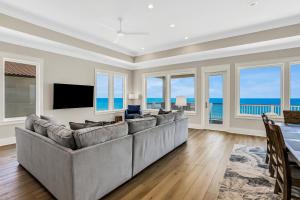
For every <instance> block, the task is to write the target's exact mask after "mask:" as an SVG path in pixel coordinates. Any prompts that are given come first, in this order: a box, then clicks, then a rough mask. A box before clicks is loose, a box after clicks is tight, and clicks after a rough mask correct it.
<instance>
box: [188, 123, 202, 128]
mask: <svg viewBox="0 0 300 200" xmlns="http://www.w3.org/2000/svg"><path fill="white" fill-rule="evenodd" d="M188 127H189V128H192V129H203V127H202V126H201V124H193V123H189V124H188Z"/></svg>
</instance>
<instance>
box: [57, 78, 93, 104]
mask: <svg viewBox="0 0 300 200" xmlns="http://www.w3.org/2000/svg"><path fill="white" fill-rule="evenodd" d="M93 102H94V86H88V85H69V84H60V83H54V94H53V109H64V108H84V107H93V106H94V104H93Z"/></svg>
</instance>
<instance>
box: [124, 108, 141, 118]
mask: <svg viewBox="0 0 300 200" xmlns="http://www.w3.org/2000/svg"><path fill="white" fill-rule="evenodd" d="M141 115H142V112H141V106H140V105H128V108H127V109H126V110H125V119H135V118H139V117H141Z"/></svg>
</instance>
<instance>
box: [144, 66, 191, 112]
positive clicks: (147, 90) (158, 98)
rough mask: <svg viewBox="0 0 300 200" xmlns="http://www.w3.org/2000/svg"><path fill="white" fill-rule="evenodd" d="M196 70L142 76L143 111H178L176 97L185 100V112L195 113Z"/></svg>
mask: <svg viewBox="0 0 300 200" xmlns="http://www.w3.org/2000/svg"><path fill="white" fill-rule="evenodd" d="M195 85H196V69H195V68H192V69H184V70H176V71H165V72H157V73H153V74H147V75H145V76H144V87H143V95H144V96H145V98H144V101H143V107H144V108H145V109H155V110H158V109H164V110H178V109H179V107H178V106H176V105H175V103H176V97H181V99H182V101H183V102H184V100H185V99H186V104H187V105H186V106H183V109H184V110H185V111H189V112H195V111H196V90H195Z"/></svg>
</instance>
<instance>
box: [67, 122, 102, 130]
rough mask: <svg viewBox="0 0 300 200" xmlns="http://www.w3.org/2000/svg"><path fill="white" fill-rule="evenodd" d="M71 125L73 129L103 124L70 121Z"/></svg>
mask: <svg viewBox="0 0 300 200" xmlns="http://www.w3.org/2000/svg"><path fill="white" fill-rule="evenodd" d="M69 125H70V128H71V129H72V130H79V129H83V128H88V127H95V126H101V125H100V124H99V123H76V122H69Z"/></svg>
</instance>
